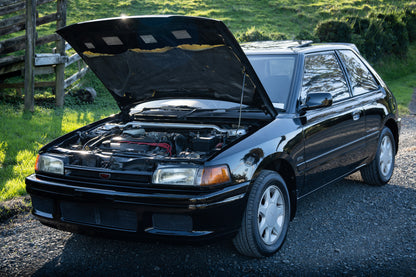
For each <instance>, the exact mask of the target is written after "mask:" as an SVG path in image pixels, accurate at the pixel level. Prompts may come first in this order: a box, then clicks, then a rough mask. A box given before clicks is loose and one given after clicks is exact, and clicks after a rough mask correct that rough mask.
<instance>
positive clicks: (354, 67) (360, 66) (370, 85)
mask: <svg viewBox="0 0 416 277" xmlns="http://www.w3.org/2000/svg"><path fill="white" fill-rule="evenodd" d="M339 54H340V56H341V59H342V60H343V62H344V63H345V65H346V67H347V72H348V75H349V76H350V81H351V88H352V94H353V95H359V94H363V93H366V92H369V91H373V90H376V89H378V85H377V82H376V81H375V79H374V77H373V75H372V74H371V72H370V71H369V70H368V68H367V67H366V66H365V65H364V63H363V62H362V61H361V60H360V59H359V58H358V57H357V55H356V54H355V53H354V52H352V51H350V50H342V51H339Z"/></svg>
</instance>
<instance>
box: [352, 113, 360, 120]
mask: <svg viewBox="0 0 416 277" xmlns="http://www.w3.org/2000/svg"><path fill="white" fill-rule="evenodd" d="M360 117H361V111H354V112H352V119H353V120H358V119H360Z"/></svg>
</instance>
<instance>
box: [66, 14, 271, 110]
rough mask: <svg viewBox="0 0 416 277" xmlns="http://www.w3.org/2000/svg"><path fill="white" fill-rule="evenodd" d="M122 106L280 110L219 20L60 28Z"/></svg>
mask: <svg viewBox="0 0 416 277" xmlns="http://www.w3.org/2000/svg"><path fill="white" fill-rule="evenodd" d="M58 34H60V35H61V36H62V37H63V38H64V39H65V40H67V41H68V42H69V43H70V44H71V46H72V47H73V48H74V49H75V50H76V51H77V52H78V53H79V54H80V56H81V57H82V58H83V59H84V60H85V62H86V63H87V64H88V66H89V67H90V68H91V69H92V70H93V71H94V73H95V74H96V75H97V76H98V78H99V79H100V80H101V81H102V82H103V84H104V85H105V86H106V87H107V89H108V90H109V91H110V92H111V94H112V95H113V96H114V98H115V99H116V101H117V102H118V104H119V106H120V108H121V109H125V108H129V107H131V105H133V104H137V103H142V102H145V101H150V100H157V99H177V98H197V99H214V100H223V101H230V102H235V103H241V102H242V103H243V104H246V105H249V106H253V107H257V108H260V109H262V110H264V111H265V112H266V113H268V114H270V115H271V116H275V115H276V111H275V110H274V108H273V105H272V103H271V101H270V99H269V97H268V96H267V94H266V92H265V90H264V88H263V86H262V84H261V83H260V81H259V79H258V77H257V75H256V73H255V72H254V69H253V68H252V67H251V65H250V63H249V61H248V59H247V57H246V56H245V54H244V52H243V51H242V50H241V48H240V46H239V44H238V42H237V41H236V40H235V38H234V36H233V35H232V34H231V32H230V31H229V30H228V28H227V27H226V26H225V25H224V24H223V23H222V22H221V21H217V20H212V19H206V18H198V17H186V16H138V17H127V18H112V19H104V20H95V21H89V22H84V23H78V24H74V25H70V26H67V27H64V28H62V29H60V30H58Z"/></svg>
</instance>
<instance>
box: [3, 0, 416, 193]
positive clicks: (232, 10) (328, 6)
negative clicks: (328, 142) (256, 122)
mask: <svg viewBox="0 0 416 277" xmlns="http://www.w3.org/2000/svg"><path fill="white" fill-rule="evenodd" d="M55 5H56V4H55V3H48V4H44V5H41V8H40V10H39V16H40V17H41V16H43V15H46V14H49V13H51V12H53V11H54V10H55V9H56V6H55ZM409 5H413V7H416V2H415V1H402V0H383V1H379V0H318V1H310V0H274V1H273V0H271V1H265V0H245V1H241V0H169V1H162V0H68V14H67V24H68V25H69V24H72V23H76V22H80V21H86V20H93V19H99V18H105V17H118V16H121V15H145V14H182V15H191V16H204V17H211V18H215V19H220V20H223V21H224V22H225V24H226V25H227V26H228V27H229V28H230V30H231V31H232V32H233V33H234V35H235V36H236V37H237V39H240V40H241V38H242V37H243V34H245V33H246V32H247V30H254V29H255V30H258V31H260V32H263V33H266V34H285V35H286V37H288V38H294V37H295V36H296V35H297V34H298V33H299V32H300V31H302V30H304V31H308V32H312V31H313V29H314V28H315V26H316V24H317V23H318V22H319V21H321V20H325V19H337V18H342V17H344V16H355V15H359V16H366V15H368V14H370V13H377V12H387V11H400V10H402V9H403V8H404V7H406V6H409ZM54 29H55V24H54V23H51V24H47V25H43V26H41V27H39V28H38V30H37V31H38V34H39V37H40V36H43V35H46V34H50V33H52V32H53V31H54ZM23 34H24V33H23V32H19V33H17V34H14V35H8V36H5V37H2V38H1V39H5V38H9V37H13V36H17V35H23ZM52 47H53V45H52V44H49V45H45V46H40V47H38V48H37V53H48V52H50V51H51V50H50V49H51V48H52ZM375 67H376V69H377V71H378V72H379V73H380V75H381V76H382V77H383V79H384V80H385V81H386V83H387V84H388V86H389V87H390V88H391V89H392V91H393V92H394V94H395V96H396V98H397V101H398V103H399V108H400V112H401V113H403V114H406V113H408V109H407V105H408V103H409V102H410V99H411V95H412V92H413V89H414V88H415V87H416V46H415V45H412V46H411V48H410V52H409V55H408V58H407V59H405V60H400V59H397V58H386V59H384V60H383V61H382V62H380V63H378V64H377V65H375ZM76 70H77V65H76V64H75V65H73V66H72V67H71V68H70V69H69V70H67V72H66V75H67V77H68V76H69V75H70V74H72V73H74V72H75V71H76ZM37 78H38V80H51V78H52V77H50V76H43V77H40V76H38V77H37ZM13 81H16V80H13ZM82 82H83V86H93V87H94V88H95V89H96V90H97V92H98V97H97V99H96V101H95V102H94V103H93V104H77V100H76V99H74V98H71V97H67V98H66V104H65V107H64V108H62V109H55V108H54V107H53V94H52V91H51V90H37V91H36V99H37V104H36V107H35V112H34V113H24V112H23V106H22V103H21V101H16V100H15V98H12V100H11V101H10V100H7V101H6V100H5V99H9V98H8V97H5V95H7V94H9V95H15V94H16V91H13V90H4V91H1V92H0V95H1V96H3V97H1V98H0V201H1V200H6V199H10V198H12V197H14V196H18V195H22V194H25V193H26V191H25V185H24V178H25V177H26V176H27V175H29V174H31V173H32V172H33V171H34V169H33V167H34V162H35V159H36V153H37V151H38V150H39V149H40V148H41V147H42V146H43V145H44V144H46V143H48V142H50V141H51V140H53V139H55V138H57V137H59V136H61V135H63V134H65V133H67V132H69V131H72V130H74V129H76V128H78V127H81V126H83V125H85V124H88V123H90V122H93V121H96V120H98V119H101V118H103V117H106V116H108V115H110V114H113V113H116V112H118V108H117V106H116V104H115V103H114V100H113V99H112V98H111V96H110V95H109V93H108V92H107V91H106V89H105V88H104V87H103V86H102V84H101V83H100V82H99V81H98V80H97V78H95V77H94V76H93V75H92V74H91V73H89V74H87V76H86V78H84V79H83V80H82Z"/></svg>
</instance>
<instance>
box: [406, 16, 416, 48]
mask: <svg viewBox="0 0 416 277" xmlns="http://www.w3.org/2000/svg"><path fill="white" fill-rule="evenodd" d="M403 22H404V24H406V29H407V33H408V34H409V42H414V41H416V12H415V11H414V10H413V9H406V11H405V13H404V16H403Z"/></svg>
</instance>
